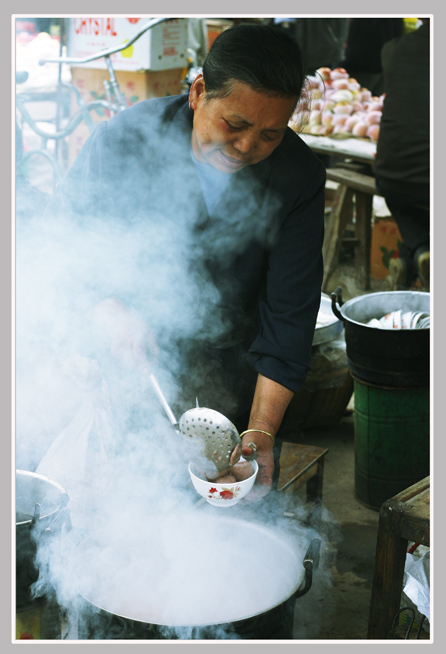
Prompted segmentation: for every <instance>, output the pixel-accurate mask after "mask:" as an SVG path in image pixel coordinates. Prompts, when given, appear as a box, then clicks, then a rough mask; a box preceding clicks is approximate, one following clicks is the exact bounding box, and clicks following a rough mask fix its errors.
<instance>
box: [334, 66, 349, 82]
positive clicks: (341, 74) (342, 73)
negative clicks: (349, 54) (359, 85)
mask: <svg viewBox="0 0 446 654" xmlns="http://www.w3.org/2000/svg"><path fill="white" fill-rule="evenodd" d="M341 78H344V79H348V73H347V71H346V70H345V68H335V69H334V70H332V71H331V79H332V80H335V79H341Z"/></svg>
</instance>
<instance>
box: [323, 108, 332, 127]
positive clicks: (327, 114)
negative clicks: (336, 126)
mask: <svg viewBox="0 0 446 654" xmlns="http://www.w3.org/2000/svg"><path fill="white" fill-rule="evenodd" d="M332 124H333V114H332V113H331V111H324V112H323V113H322V125H325V127H330V126H331V125H332Z"/></svg>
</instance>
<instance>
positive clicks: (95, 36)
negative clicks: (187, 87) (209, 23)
mask: <svg viewBox="0 0 446 654" xmlns="http://www.w3.org/2000/svg"><path fill="white" fill-rule="evenodd" d="M149 20H150V17H144V18H124V17H107V16H97V17H89V18H85V17H75V18H68V19H67V56H68V57H77V58H85V57H89V56H91V55H93V54H96V53H98V52H101V51H102V50H108V49H110V48H115V47H119V46H121V45H122V44H123V43H125V42H126V41H129V40H130V39H131V38H132V37H133V36H134V35H135V34H136V33H137V32H138V31H139V30H140V29H141V28H142V27H144V25H145V24H147V23H148V22H149ZM187 31H188V19H187V18H172V19H170V20H168V21H165V22H163V23H160V24H159V25H155V26H154V27H152V28H151V29H150V30H148V31H147V32H146V33H145V34H143V35H142V36H141V37H140V38H139V39H138V40H137V41H135V43H133V45H131V46H130V47H129V48H126V49H125V50H122V51H121V52H117V53H115V54H113V55H111V57H110V59H111V61H112V64H113V68H114V69H115V70H127V71H136V70H170V69H172V68H184V67H185V66H186V65H187ZM82 66H83V67H87V68H94V69H106V67H107V66H106V63H105V59H104V58H102V59H97V60H95V61H91V62H89V63H87V64H82Z"/></svg>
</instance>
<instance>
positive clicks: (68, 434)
mask: <svg viewBox="0 0 446 654" xmlns="http://www.w3.org/2000/svg"><path fill="white" fill-rule="evenodd" d="M63 370H64V372H65V373H66V374H67V375H69V376H70V377H71V379H72V380H73V381H74V382H75V383H76V385H77V386H78V387H79V389H80V391H81V401H80V406H79V408H78V410H77V412H76V414H75V415H74V417H73V419H72V421H71V422H70V424H69V425H68V427H66V428H65V429H64V430H63V431H62V432H61V433H60V434H59V435H58V436H57V438H56V439H55V440H54V441H53V443H52V444H51V445H50V447H49V449H48V451H47V452H46V454H45V455H44V457H43V458H42V460H41V461H40V463H39V465H38V466H37V469H36V472H37V473H38V474H42V475H45V476H47V477H49V478H50V479H54V480H55V481H57V482H58V483H60V484H62V486H64V488H65V489H66V491H67V493H68V496H69V500H70V501H69V509H70V515H71V521H72V523H73V525H77V526H86V523H87V522H88V521H89V520H91V518H93V517H94V515H95V512H96V511H98V510H99V509H100V507H101V505H102V504H103V502H105V501H106V499H107V494H108V492H109V490H110V489H111V487H112V483H113V478H114V453H115V448H116V447H117V445H118V440H119V437H118V430H117V428H116V425H115V422H114V419H113V415H112V410H111V406H110V401H109V394H108V387H107V384H106V382H105V380H104V379H103V377H102V374H101V371H100V369H99V365H98V363H97V361H95V360H94V359H88V358H85V357H81V356H79V355H77V356H75V357H72V358H71V359H69V360H67V361H66V362H65V363H64V366H63Z"/></svg>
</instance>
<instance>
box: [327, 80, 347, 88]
mask: <svg viewBox="0 0 446 654" xmlns="http://www.w3.org/2000/svg"><path fill="white" fill-rule="evenodd" d="M331 86H332V88H334V89H348V88H349V85H348V80H346V79H345V77H340V78H339V79H334V80H333V84H332V85H331Z"/></svg>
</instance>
